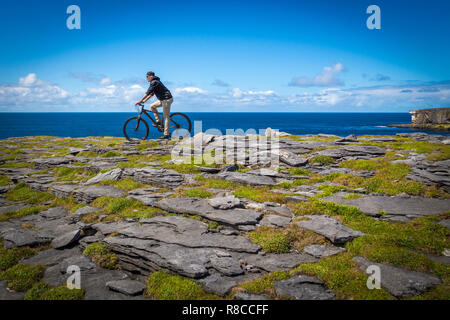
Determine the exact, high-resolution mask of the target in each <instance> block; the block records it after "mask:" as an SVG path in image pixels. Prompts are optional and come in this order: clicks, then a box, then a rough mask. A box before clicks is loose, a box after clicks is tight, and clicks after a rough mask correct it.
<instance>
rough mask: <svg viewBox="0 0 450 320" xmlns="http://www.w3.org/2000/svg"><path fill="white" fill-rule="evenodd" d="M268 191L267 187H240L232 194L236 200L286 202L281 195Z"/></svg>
mask: <svg viewBox="0 0 450 320" xmlns="http://www.w3.org/2000/svg"><path fill="white" fill-rule="evenodd" d="M269 190H270V188H269V187H252V186H240V187H238V188H237V189H236V190H235V191H234V192H233V194H234V195H235V196H236V197H238V198H246V199H250V200H253V201H256V202H267V201H270V202H278V203H285V202H286V199H285V197H284V196H283V195H282V194H280V193H275V192H270V191H269Z"/></svg>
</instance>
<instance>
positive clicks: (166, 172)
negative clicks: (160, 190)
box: [133, 167, 184, 188]
mask: <svg viewBox="0 0 450 320" xmlns="http://www.w3.org/2000/svg"><path fill="white" fill-rule="evenodd" d="M133 179H135V180H136V181H138V182H141V183H147V184H154V185H157V186H162V187H167V188H176V187H179V186H180V185H182V184H183V183H184V178H183V175H182V174H180V173H178V172H176V171H174V170H170V169H153V168H152V167H145V168H140V169H136V171H135V172H134V176H133Z"/></svg>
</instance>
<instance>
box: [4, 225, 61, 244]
mask: <svg viewBox="0 0 450 320" xmlns="http://www.w3.org/2000/svg"><path fill="white" fill-rule="evenodd" d="M0 236H1V237H2V238H3V242H4V243H3V245H4V246H5V248H7V249H10V248H13V247H22V246H36V245H40V244H45V243H49V242H50V241H52V240H53V238H54V236H53V235H52V234H51V233H49V232H47V231H41V230H37V231H35V230H29V229H12V228H11V229H7V230H4V231H2V232H1V233H0Z"/></svg>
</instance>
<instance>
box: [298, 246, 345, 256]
mask: <svg viewBox="0 0 450 320" xmlns="http://www.w3.org/2000/svg"><path fill="white" fill-rule="evenodd" d="M303 251H304V252H305V253H307V254H309V255H312V256H314V257H316V258H325V257H329V256H334V255H335V254H338V253H341V252H345V251H346V249H345V248H340V247H336V246H329V245H322V244H312V245H309V246H306V247H305V248H304V249H303Z"/></svg>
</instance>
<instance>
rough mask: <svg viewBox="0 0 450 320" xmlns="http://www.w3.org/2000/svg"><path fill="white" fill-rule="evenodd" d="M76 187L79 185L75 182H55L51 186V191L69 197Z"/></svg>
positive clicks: (61, 196)
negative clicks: (74, 183)
mask: <svg viewBox="0 0 450 320" xmlns="http://www.w3.org/2000/svg"><path fill="white" fill-rule="evenodd" d="M76 187H77V186H76V185H73V184H62V185H61V184H59V185H58V184H55V185H53V186H52V187H51V188H50V190H49V192H50V193H52V194H54V195H55V196H57V197H59V198H68V197H70V194H71V193H72V191H73V190H75V188H76Z"/></svg>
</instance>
